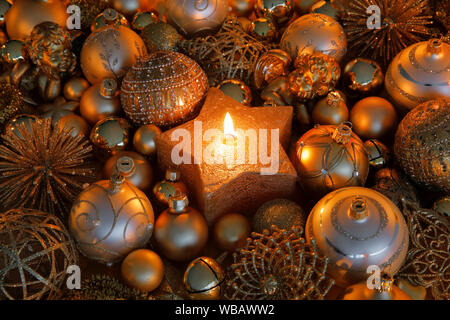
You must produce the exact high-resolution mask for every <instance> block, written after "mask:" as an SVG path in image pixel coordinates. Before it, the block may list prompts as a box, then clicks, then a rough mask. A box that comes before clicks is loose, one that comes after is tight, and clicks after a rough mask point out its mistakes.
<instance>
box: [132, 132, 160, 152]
mask: <svg viewBox="0 0 450 320" xmlns="http://www.w3.org/2000/svg"><path fill="white" fill-rule="evenodd" d="M161 133H162V131H161V129H159V128H158V127H157V126H155V125H153V124H146V125H143V126H142V127H139V128H138V129H137V130H136V133H135V134H134V136H133V146H134V149H135V150H136V151H137V152H139V153H140V154H142V155H144V156H152V155H154V154H156V138H158V136H159V135H160V134H161Z"/></svg>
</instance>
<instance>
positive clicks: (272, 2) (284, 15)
mask: <svg viewBox="0 0 450 320" xmlns="http://www.w3.org/2000/svg"><path fill="white" fill-rule="evenodd" d="M255 8H256V13H257V15H258V16H259V17H267V18H270V19H271V20H273V21H274V22H275V23H277V24H283V23H285V22H287V21H288V20H289V19H290V17H291V15H292V13H293V12H294V7H293V6H292V1H291V0H256V6H255Z"/></svg>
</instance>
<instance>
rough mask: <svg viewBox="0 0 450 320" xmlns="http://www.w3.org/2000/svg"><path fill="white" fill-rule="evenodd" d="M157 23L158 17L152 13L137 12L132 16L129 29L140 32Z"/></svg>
mask: <svg viewBox="0 0 450 320" xmlns="http://www.w3.org/2000/svg"><path fill="white" fill-rule="evenodd" d="M158 22H159V18H158V15H157V14H156V13H155V12H153V11H138V12H136V13H135V14H134V16H133V20H132V22H131V27H132V28H133V29H134V30H136V31H142V30H144V29H145V27H147V26H149V25H150V24H155V23H158Z"/></svg>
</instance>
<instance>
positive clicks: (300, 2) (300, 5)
mask: <svg viewBox="0 0 450 320" xmlns="http://www.w3.org/2000/svg"><path fill="white" fill-rule="evenodd" d="M317 1H319V0H292V2H293V6H294V9H295V11H297V12H298V13H300V14H304V13H307V12H309V11H310V9H311V7H312V6H313V4H315V3H316V2H317Z"/></svg>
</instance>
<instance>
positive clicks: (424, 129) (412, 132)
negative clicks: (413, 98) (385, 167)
mask: <svg viewBox="0 0 450 320" xmlns="http://www.w3.org/2000/svg"><path fill="white" fill-rule="evenodd" d="M449 110H450V99H438V100H432V101H428V102H425V103H423V104H421V105H419V106H417V107H416V108H414V109H413V110H412V111H410V112H409V113H408V114H407V115H406V117H404V118H403V120H402V121H401V122H400V124H399V126H398V129H397V133H396V135H395V143H394V154H395V157H396V159H397V161H398V162H399V164H400V166H401V167H402V169H403V170H404V171H405V173H406V174H407V175H408V176H409V177H410V178H411V179H412V180H414V181H415V182H416V183H418V184H420V185H422V186H424V187H427V188H430V189H437V190H442V191H445V192H447V193H448V192H450V171H449V170H448V168H449V166H450V150H449V148H448V139H449V131H448V127H449V121H450V111H449Z"/></svg>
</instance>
